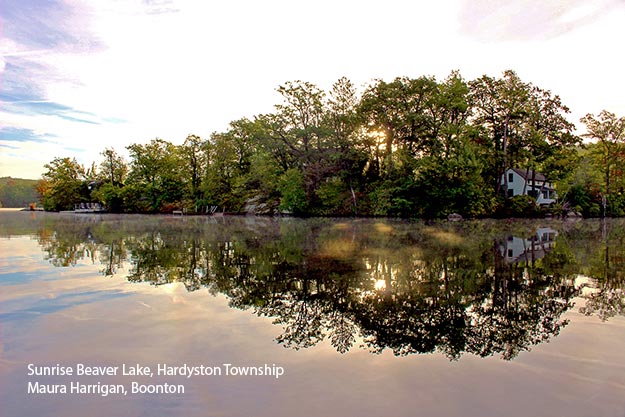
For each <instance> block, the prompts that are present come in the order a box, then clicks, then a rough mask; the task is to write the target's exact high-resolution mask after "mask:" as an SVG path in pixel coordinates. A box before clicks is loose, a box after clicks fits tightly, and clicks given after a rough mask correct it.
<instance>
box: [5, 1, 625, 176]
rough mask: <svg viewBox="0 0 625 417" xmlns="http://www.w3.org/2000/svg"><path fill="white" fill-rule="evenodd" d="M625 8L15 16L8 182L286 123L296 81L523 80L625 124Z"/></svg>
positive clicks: (13, 7) (8, 30)
mask: <svg viewBox="0 0 625 417" xmlns="http://www.w3.org/2000/svg"><path fill="white" fill-rule="evenodd" d="M623 22H625V0H544V1H541V2H538V1H531V0H508V1H505V2H503V1H501V2H499V1H494V0H446V1H440V2H425V1H408V0H385V1H384V2H381V1H377V2H373V1H370V0H361V1H355V0H345V1H342V0H316V1H314V2H312V1H303V0H302V1H292V0H291V1H287V0H263V1H258V0H255V1H253V0H230V1H220V2H217V1H208V0H207V1H191V0H82V1H81V0H2V5H0V177H4V176H11V177H14V178H31V179H37V178H40V177H41V174H42V173H43V172H45V170H46V169H45V168H44V165H45V164H46V163H48V162H50V161H51V160H52V159H54V158H55V157H73V158H76V159H77V160H78V161H79V162H80V163H82V164H84V165H86V166H90V165H91V163H92V162H96V163H99V162H100V161H101V160H102V157H101V155H100V153H101V152H102V151H103V150H104V149H105V148H107V147H113V148H115V150H116V151H118V153H120V154H125V152H126V149H125V148H126V146H128V145H130V144H132V143H147V142H149V141H150V140H152V139H154V138H157V137H158V138H162V139H165V140H168V141H171V142H172V143H174V144H180V143H182V142H183V141H184V139H185V138H186V137H187V135H189V134H196V135H199V136H200V137H202V138H208V137H209V136H210V135H211V133H213V132H222V131H225V130H226V129H227V128H228V124H229V123H230V122H231V121H233V120H237V119H240V118H242V117H248V118H253V117H254V115H258V114H261V113H268V112H271V111H273V106H274V105H276V104H279V103H280V96H279V94H278V93H277V92H276V88H277V87H278V86H280V85H281V84H284V83H285V82H287V81H294V80H302V81H309V82H312V83H314V84H316V85H318V86H319V87H321V88H323V89H329V88H330V87H331V86H332V84H333V83H334V82H335V81H336V80H338V79H339V78H341V77H347V78H349V79H350V80H351V81H352V82H353V83H354V84H355V85H356V86H357V87H359V88H360V89H361V91H362V89H364V86H366V85H368V84H369V83H370V82H371V81H372V80H374V79H383V80H387V81H390V80H392V79H394V78H395V77H398V76H407V77H413V78H417V77H420V76H423V75H426V76H435V77H436V78H437V79H439V80H442V79H444V78H446V77H447V75H449V73H450V72H451V71H453V70H459V71H460V73H461V75H462V76H463V77H464V78H465V79H466V80H472V79H475V78H478V77H480V76H481V75H483V74H487V75H490V76H493V77H499V76H501V75H502V73H503V71H505V70H507V69H512V70H514V71H516V72H517V74H518V75H519V76H520V77H521V79H522V80H523V81H525V82H531V83H533V84H534V85H537V86H539V87H541V88H544V89H547V90H551V91H552V93H554V94H557V95H559V96H560V97H561V98H562V101H563V103H564V104H565V105H567V106H568V107H569V108H570V109H571V113H570V114H569V115H568V118H569V120H570V121H571V122H573V123H575V124H576V125H577V127H578V129H583V125H582V124H581V123H580V122H579V119H580V118H581V117H582V116H584V115H585V114H587V113H593V114H598V113H599V112H600V111H601V110H603V109H606V110H609V111H611V112H614V113H616V114H617V116H619V117H620V116H625V82H624V81H623V66H622V61H623V58H622V55H623V53H622V50H623V46H622V40H623V39H625V25H624V24H623Z"/></svg>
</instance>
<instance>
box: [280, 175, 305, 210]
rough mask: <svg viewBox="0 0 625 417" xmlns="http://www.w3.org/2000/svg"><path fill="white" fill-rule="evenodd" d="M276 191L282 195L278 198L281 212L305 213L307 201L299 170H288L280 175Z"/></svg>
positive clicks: (302, 178)
mask: <svg viewBox="0 0 625 417" xmlns="http://www.w3.org/2000/svg"><path fill="white" fill-rule="evenodd" d="M278 189H279V191H280V194H281V195H282V197H281V198H280V209H281V210H283V211H287V212H290V213H293V214H303V213H306V209H307V207H308V201H307V199H306V190H305V189H304V177H303V175H302V173H301V172H300V171H299V170H297V169H295V168H290V169H288V170H287V171H286V172H285V173H284V174H282V176H281V177H280V181H279V186H278Z"/></svg>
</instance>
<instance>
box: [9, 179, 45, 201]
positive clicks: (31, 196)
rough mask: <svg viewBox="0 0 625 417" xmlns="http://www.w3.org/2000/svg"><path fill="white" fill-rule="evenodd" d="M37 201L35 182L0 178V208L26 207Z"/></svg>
mask: <svg viewBox="0 0 625 417" xmlns="http://www.w3.org/2000/svg"><path fill="white" fill-rule="evenodd" d="M38 201H39V195H38V194H37V181H36V180H26V179H21V178H11V177H5V178H0V207H28V206H29V205H30V204H32V203H37V202H38Z"/></svg>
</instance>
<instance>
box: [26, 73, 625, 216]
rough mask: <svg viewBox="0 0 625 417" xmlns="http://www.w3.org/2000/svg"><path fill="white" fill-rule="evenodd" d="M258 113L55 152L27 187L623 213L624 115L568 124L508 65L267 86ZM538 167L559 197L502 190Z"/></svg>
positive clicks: (169, 204)
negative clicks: (509, 176)
mask: <svg viewBox="0 0 625 417" xmlns="http://www.w3.org/2000/svg"><path fill="white" fill-rule="evenodd" d="M277 91H278V93H279V94H280V95H281V98H282V100H281V102H280V103H279V104H277V105H275V110H274V111H273V112H272V113H269V114H259V115H256V116H254V117H251V118H242V119H239V120H235V121H232V122H230V124H229V128H228V129H227V130H226V131H225V132H215V133H213V134H212V135H210V137H209V138H206V139H204V138H200V137H199V136H197V135H193V134H190V135H189V136H188V137H187V138H186V139H185V140H184V143H182V144H180V145H175V144H174V143H172V142H170V141H167V140H164V139H160V138H156V139H153V140H151V141H150V142H148V143H143V144H140V143H132V144H129V145H128V146H127V147H126V148H127V151H128V154H129V157H130V160H129V161H127V160H126V159H125V158H123V157H122V156H121V155H120V154H119V152H118V151H116V150H115V149H112V148H106V149H104V150H103V151H102V153H101V155H102V160H101V161H100V162H99V163H96V162H94V163H93V164H92V165H91V166H90V167H85V166H83V165H81V164H79V163H78V162H77V161H76V160H75V159H73V158H69V157H57V158H55V159H54V160H52V161H51V162H49V163H48V164H46V165H45V168H46V169H47V171H46V172H45V173H44V174H43V176H42V179H41V180H40V181H39V183H38V185H37V190H38V192H39V194H40V195H41V202H42V204H43V206H44V208H45V209H46V210H53V211H60V210H71V209H73V208H74V207H75V206H76V204H80V203H100V204H102V205H103V206H105V207H106V208H107V209H108V210H109V211H112V212H140V213H171V212H173V211H174V210H184V211H185V212H188V213H207V212H209V213H210V212H213V211H215V210H219V211H220V212H228V213H256V214H281V213H289V214H293V215H298V216H390V217H422V218H439V217H445V216H447V215H449V214H451V213H458V214H460V215H461V216H464V217H470V218H480V217H493V216H494V217H497V216H499V217H510V216H536V215H541V214H544V213H545V212H546V211H548V212H549V213H552V214H566V212H575V213H581V214H582V215H584V216H585V217H599V216H623V215H625V193H624V186H625V176H624V175H623V167H624V166H625V165H624V164H625V117H618V116H617V115H615V114H613V113H611V112H608V111H602V112H601V113H600V114H599V115H593V114H588V115H586V116H585V117H584V118H582V119H581V122H582V123H583V125H584V126H585V131H586V133H585V134H584V135H582V136H585V137H586V138H587V139H588V140H586V141H584V140H583V137H580V136H579V135H576V134H575V126H574V124H573V123H571V122H570V121H568V120H567V118H566V115H567V114H568V113H569V109H568V107H567V106H566V105H565V104H563V103H562V102H561V100H560V98H559V97H558V96H557V95H555V94H553V93H552V92H550V91H548V90H545V89H543V88H540V87H538V86H536V85H534V84H532V83H531V82H526V81H523V80H521V79H520V77H519V76H518V75H517V74H516V73H515V72H514V71H511V70H508V71H505V72H504V73H503V74H502V75H501V76H500V77H492V76H487V75H484V76H482V77H480V78H478V79H475V80H471V81H467V80H465V79H464V78H463V77H462V76H461V74H460V73H459V72H457V71H454V72H452V73H451V74H450V75H449V76H448V77H447V78H446V79H444V80H437V79H435V78H434V77H427V76H422V77H419V78H408V77H398V78H396V79H394V80H393V81H390V82H388V81H383V80H374V81H373V82H371V83H370V84H369V85H368V86H366V88H364V89H363V91H362V93H359V92H358V91H357V89H356V87H355V86H354V85H353V84H352V82H350V81H349V80H348V79H346V78H341V79H339V80H338V81H337V82H336V83H335V84H334V85H333V87H332V88H331V89H330V91H323V90H322V89H320V88H319V87H317V86H316V85H314V84H311V83H309V82H303V81H293V82H287V83H285V84H283V85H281V86H280V87H278V89H277ZM511 168H515V169H517V170H522V171H526V172H528V173H530V172H532V173H541V175H543V176H544V177H545V178H548V179H549V181H551V182H553V183H554V184H556V189H557V194H558V199H557V201H556V202H555V203H554V204H551V205H550V207H548V208H544V207H542V208H541V207H540V206H538V205H537V203H536V198H535V196H532V195H515V196H510V195H509V194H508V193H506V189H507V186H508V184H507V182H506V176H505V175H503V174H504V173H505V172H506V171H507V170H508V169H511Z"/></svg>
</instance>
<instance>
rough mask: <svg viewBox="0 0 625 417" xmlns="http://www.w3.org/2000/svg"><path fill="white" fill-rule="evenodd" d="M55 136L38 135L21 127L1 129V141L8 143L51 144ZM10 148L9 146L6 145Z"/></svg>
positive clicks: (47, 134)
mask: <svg viewBox="0 0 625 417" xmlns="http://www.w3.org/2000/svg"><path fill="white" fill-rule="evenodd" d="M53 138H54V136H53V135H51V134H49V133H44V134H40V133H36V132H35V131H33V130H32V129H26V128H20V127H0V141H8V142H37V143H44V142H49V141H50V139H53ZM5 146H7V147H8V145H5Z"/></svg>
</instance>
